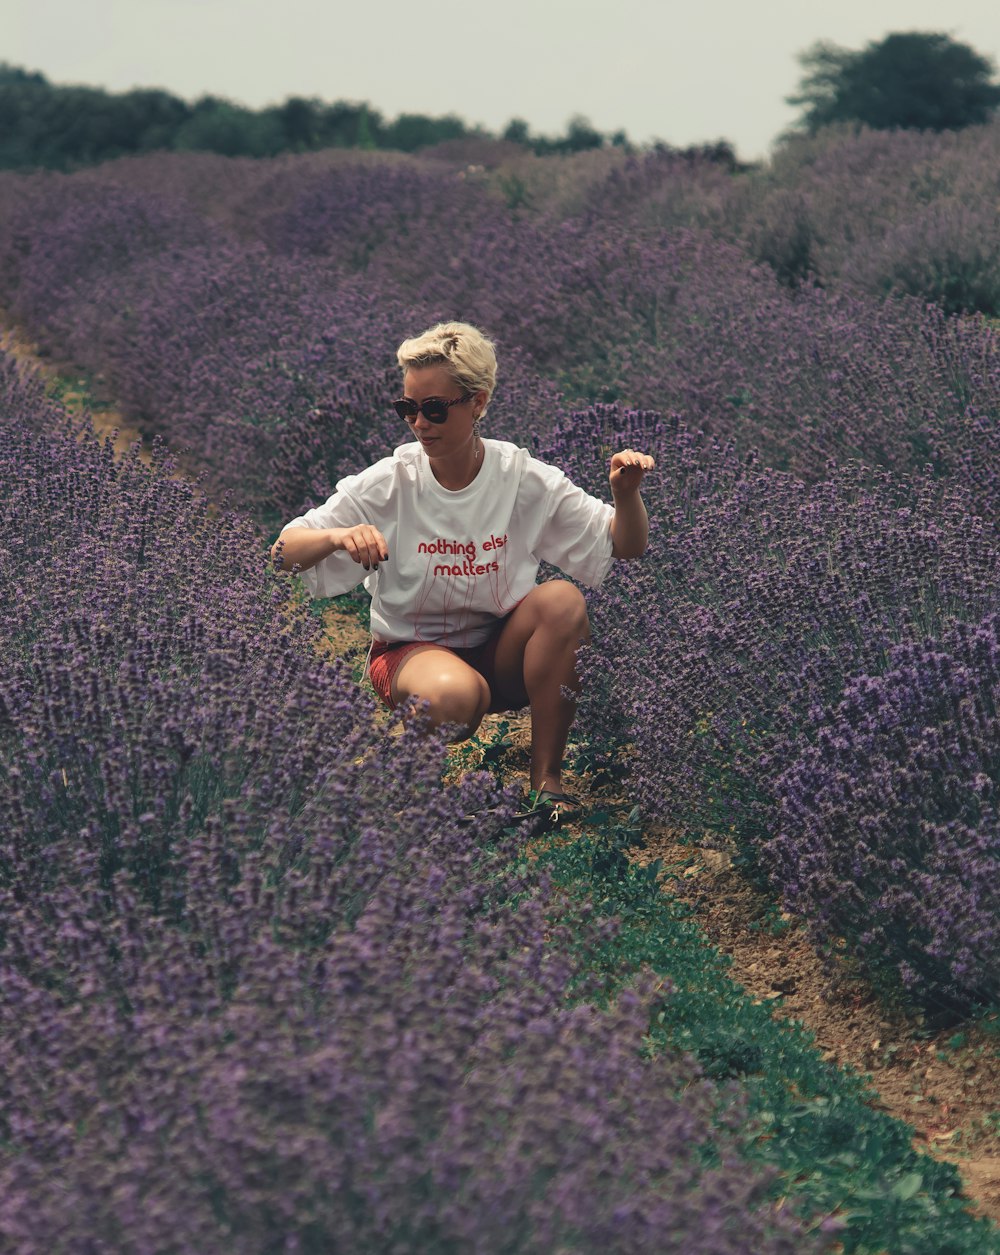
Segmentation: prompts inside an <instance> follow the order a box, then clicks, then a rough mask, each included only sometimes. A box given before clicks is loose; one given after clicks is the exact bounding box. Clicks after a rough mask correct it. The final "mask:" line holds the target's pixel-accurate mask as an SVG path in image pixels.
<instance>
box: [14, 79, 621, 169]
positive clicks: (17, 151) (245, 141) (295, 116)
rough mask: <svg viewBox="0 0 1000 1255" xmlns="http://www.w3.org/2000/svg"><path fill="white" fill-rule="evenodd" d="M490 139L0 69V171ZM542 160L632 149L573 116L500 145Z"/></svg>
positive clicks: (297, 107)
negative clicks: (152, 155) (169, 156)
mask: <svg viewBox="0 0 1000 1255" xmlns="http://www.w3.org/2000/svg"><path fill="white" fill-rule="evenodd" d="M470 138H472V139H492V138H494V137H493V136H492V135H490V134H489V132H487V131H485V130H483V129H482V128H481V127H470V126H468V125H467V124H466V123H465V122H464V121H463V120H462V119H461V118H459V117H457V116H456V115H455V114H447V115H445V116H444V117H440V118H432V117H428V116H427V115H425V114H421V113H403V114H400V116H399V117H398V118H396V119H395V120H394V121H392V122H387V121H386V120H385V119H384V118H383V117H382V115H381V114H380V113H379V112H378V110H376V109H372V108H371V107H370V106H369V105H367V104H365V103H361V104H352V103H349V102H347V101H342V100H341V101H337V102H335V103H333V104H327V103H325V102H324V101H322V100H318V99H315V98H307V97H303V96H289V97H288V99H287V100H285V101H284V103H283V104H280V105H272V106H270V107H268V108H265V109H260V110H253V109H248V108H246V107H244V106H243V105H239V104H236V103H234V102H233V101H230V100H223V99H220V98H219V97H216V96H203V97H202V98H201V99H200V100H197V101H196V102H195V103H194V104H193V105H190V104H187V103H186V102H185V101H183V100H180V99H179V98H178V97H176V96H171V95H170V94H169V93H168V92H164V91H147V90H139V91H131V92H125V93H123V94H115V93H111V92H106V91H104V90H102V89H100V88H93V87H61V86H58V85H56V84H52V83H50V82H48V80H47V79H46V78H45V77H44V75H41V74H35V73H32V72H31V71H28V70H23V69H21V68H19V67H17V66H12V65H8V64H7V63H6V62H0V169H8V170H23V169H30V168H32V167H37V166H43V167H48V168H51V169H57V170H68V169H72V168H73V167H75V166H79V165H84V164H89V163H92V162H98V161H107V160H109V159H111V158H114V157H121V156H124V155H127V154H132V153H146V152H153V151H157V150H163V149H167V150H176V151H185V152H191V151H199V152H215V153H221V154H223V155H224V156H227V157H271V156H275V155H277V154H278V153H282V152H311V151H315V150H317V149H321V148H362V149H392V150H396V151H401V152H415V151H417V150H418V149H421V148H429V147H433V146H435V145H438V144H443V143H447V142H448V141H450V140H459V139H470ZM502 138H504V139H505V140H508V141H510V142H513V143H517V144H521V145H523V146H525V147H528V148H531V149H533V150H534V151H535V152H538V153H574V152H582V151H585V150H587V149H593V148H602V147H604V145H605V144H607V143H610V144H612V145H615V146H618V147H628V139H627V137H626V135H625V132H624V131H616V132H615V133H614V134H613V135H612V136H610V137H608V136H605V135H603V134H602V133H601V132H600V131H598V130H596V129H595V128H594V127H593V126H592V125H591V124H590V122H589V121H588V120H587V119H586V118H584V117H580V116H575V117H573V118H571V119H570V120H569V123H568V124H567V129H566V134H565V135H563V136H557V137H554V138H550V137H547V136H540V135H535V136H533V135H531V132H530V129H529V127H528V124H527V123H526V122H524V121H522V120H521V119H514V120H513V121H511V122H510V123H509V124H508V126H507V128H506V129H505V131H504V132H503V137H502Z"/></svg>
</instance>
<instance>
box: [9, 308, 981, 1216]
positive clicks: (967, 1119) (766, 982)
mask: <svg viewBox="0 0 1000 1255" xmlns="http://www.w3.org/2000/svg"><path fill="white" fill-rule="evenodd" d="M0 346H2V347H3V348H4V349H6V351H7V352H9V353H12V354H13V355H14V356H15V357H16V358H17V359H18V360H19V361H22V362H24V363H25V364H26V366H28V367H30V368H31V369H34V370H36V371H37V372H38V373H40V374H41V375H42V376H43V378H45V379H46V380H47V381H49V382H50V385H52V390H53V394H54V395H55V396H56V397H57V399H58V400H59V401H60V402H61V403H62V404H63V405H64V406H65V407H66V408H67V409H68V410H69V411H70V412H72V413H74V414H88V415H89V417H90V419H91V421H92V423H93V425H94V427H95V428H96V429H97V431H98V432H99V433H101V434H104V435H105V436H107V437H109V438H110V437H111V436H112V435H114V441H115V449H116V451H118V452H119V453H124V452H125V451H127V450H128V449H129V447H130V446H131V445H132V444H133V443H134V442H135V441H136V440H138V439H141V433H140V432H139V431H138V430H137V429H136V428H135V427H134V426H132V425H131V424H129V423H126V422H125V421H124V420H123V418H122V416H121V414H120V413H119V412H118V411H117V410H116V409H115V408H114V407H113V406H112V405H110V404H105V403H103V402H96V403H95V400H94V397H93V395H92V393H91V391H90V388H91V386H92V385H91V383H90V381H88V379H87V378H85V377H82V376H81V373H80V372H79V371H78V370H74V369H73V368H72V366H67V364H66V363H55V362H50V361H46V360H44V359H42V358H41V357H40V356H39V354H38V347H37V345H35V344H34V343H33V342H32V341H31V340H30V339H29V338H27V337H25V336H24V335H23V334H22V333H20V332H19V331H18V329H17V328H16V327H15V326H14V325H13V323H12V322H11V321H10V320H9V319H8V318H7V317H6V316H5V314H4V311H3V310H2V309H0ZM98 382H100V381H98ZM142 456H144V457H145V458H147V459H148V454H147V453H144V454H143V455H142ZM324 628H325V640H326V652H328V653H329V654H331V655H336V656H339V657H346V658H348V659H349V660H351V661H354V662H357V661H359V660H361V659H363V658H364V654H365V651H366V650H367V647H368V637H367V634H366V633H365V632H364V631H363V630H362V628H361V627H360V625H359V624H358V621H357V618H356V616H355V615H353V614H351V613H350V612H348V611H343V610H340V609H338V608H336V607H333V608H331V609H329V610H328V611H327V612H326V613H325V615H324ZM530 744H531V728H530V720H529V719H528V717H527V715H526V714H520V715H488V716H487V717H486V719H485V720H484V721H483V725H482V727H481V728H480V730H479V735H478V737H477V739H476V740H475V741H473V742H469V743H466V744H465V745H464V746H463V745H459V746H455V747H454V748H453V750H452V751H451V755H452V764H453V769H454V770H455V771H456V772H461V771H463V770H468V769H471V768H474V767H478V766H479V765H480V764H481V762H482V756H483V752H484V750H486V749H488V748H489V747H491V746H492V747H494V749H493V751H492V752H497V751H499V754H500V758H501V763H502V770H503V772H504V774H505V776H506V777H507V778H508V779H514V778H518V779H520V780H521V782H522V785H523V787H525V788H527V780H528V754H529V750H530ZM565 786H566V788H567V789H568V791H569V792H571V793H574V794H576V795H577V796H579V797H580V798H581V800H582V801H584V803H588V802H591V801H593V802H595V803H596V802H598V801H600V800H601V798H600V796H599V795H598V794H594V793H592V791H591V789H590V785H589V781H588V780H587V779H586V778H585V777H580V776H574V775H572V774H567V775H566V776H565ZM568 835H572V829H569V830H568ZM633 858H634V861H635V862H636V863H639V864H647V863H649V862H652V861H653V860H654V859H657V858H659V859H661V860H662V863H663V869H664V870H663V874H662V884H663V889H664V892H665V893H669V894H671V895H673V896H675V897H677V898H679V899H680V900H681V901H683V902H685V903H687V904H688V905H690V906H691V907H693V908H694V910H695V911H696V913H697V919H698V922H699V923H700V925H701V927H702V929H703V931H704V932H705V934H706V936H707V937H708V938H709V939H710V940H711V941H712V942H713V943H714V944H715V945H716V946H717V947H718V948H719V949H720V950H721V951H722V952H723V953H725V954H727V955H729V957H730V958H731V960H732V968H731V975H732V977H733V979H734V980H735V981H737V982H738V983H739V984H741V985H742V986H743V987H744V988H745V989H746V990H747V992H748V993H749V994H750V996H751V997H753V998H754V999H756V1000H757V1001H758V1002H769V1003H771V1004H772V1011H773V1014H774V1015H776V1016H780V1017H783V1018H788V1019H795V1020H798V1021H800V1022H801V1023H802V1024H803V1025H804V1026H805V1027H806V1028H807V1029H809V1030H810V1031H811V1032H812V1033H813V1035H814V1036H815V1038H816V1042H817V1044H818V1046H819V1048H820V1049H821V1050H822V1051H823V1052H824V1056H825V1057H826V1058H827V1059H829V1060H831V1061H832V1062H834V1063H836V1064H837V1065H838V1066H841V1067H851V1068H854V1069H855V1070H856V1071H858V1072H860V1073H862V1074H865V1075H867V1076H868V1077H870V1083H871V1087H872V1089H873V1090H874V1091H876V1093H877V1097H876V1098H874V1099H873V1102H874V1104H875V1105H877V1106H878V1107H879V1108H880V1109H881V1110H883V1111H886V1112H887V1113H888V1114H890V1115H892V1116H894V1117H895V1118H897V1119H899V1120H902V1121H904V1122H905V1123H908V1124H910V1125H911V1126H912V1128H913V1130H914V1145H915V1146H917V1147H918V1148H919V1149H921V1150H923V1151H926V1152H927V1153H929V1154H932V1155H934V1156H936V1157H937V1158H940V1159H947V1160H949V1161H951V1162H952V1163H954V1164H955V1165H956V1167H957V1168H958V1170H959V1172H960V1173H961V1176H962V1180H963V1183H964V1186H965V1192H966V1194H967V1195H968V1197H969V1198H970V1200H972V1202H973V1204H974V1208H975V1210H976V1211H977V1212H978V1213H979V1214H981V1215H985V1216H989V1217H990V1218H991V1219H993V1220H994V1221H998V1222H1000V1020H994V1021H993V1023H992V1030H993V1031H992V1032H991V1031H989V1029H990V1025H976V1024H953V1025H951V1026H950V1027H948V1028H947V1029H944V1030H941V1031H938V1032H936V1033H932V1032H930V1031H929V1030H928V1028H927V1026H926V1024H925V1023H924V1022H923V1021H922V1020H921V1018H920V1017H906V1016H903V1015H895V1016H890V1015H888V1014H887V1013H886V1012H885V1009H884V1008H883V1007H882V1006H881V1005H880V1004H879V1003H878V1001H877V1000H876V999H875V997H874V996H873V995H872V993H871V990H870V989H868V988H867V987H866V986H865V985H864V984H863V983H861V982H858V981H856V980H850V979H848V978H846V977H845V976H843V975H841V976H839V977H837V976H831V974H830V973H828V972H827V971H825V970H824V967H823V964H822V963H821V961H820V959H819V958H818V957H817V955H816V953H815V951H814V950H813V949H812V947H811V945H810V944H809V942H808V940H807V938H806V935H805V929H804V927H803V926H802V925H801V924H800V923H798V922H797V921H795V920H793V919H792V918H791V917H789V916H784V915H781V916H778V917H777V921H776V922H777V925H778V926H777V927H775V919H776V917H775V911H774V904H773V902H772V901H771V900H770V899H768V898H765V897H762V896H761V895H759V894H757V893H755V892H754V890H753V889H751V888H750V887H749V886H748V885H747V884H746V882H745V881H744V880H742V879H741V878H740V877H739V876H738V875H737V874H736V873H735V872H733V871H732V870H731V869H730V867H729V866H728V861H727V859H726V858H725V856H722V855H719V854H718V853H715V852H713V851H708V850H701V849H699V848H698V847H696V846H693V845H691V844H689V843H686V842H684V841H682V840H681V839H679V837H678V835H677V834H676V833H671V832H670V831H668V830H666V829H655V830H651V831H650V832H649V833H648V834H647V838H646V844H645V847H644V848H643V849H641V850H636V851H634V852H633ZM768 921H770V922H768Z"/></svg>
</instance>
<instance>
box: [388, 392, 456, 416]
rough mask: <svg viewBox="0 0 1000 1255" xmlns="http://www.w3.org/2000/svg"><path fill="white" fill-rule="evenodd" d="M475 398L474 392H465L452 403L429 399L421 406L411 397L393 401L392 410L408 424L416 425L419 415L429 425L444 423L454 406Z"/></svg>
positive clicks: (440, 399)
mask: <svg viewBox="0 0 1000 1255" xmlns="http://www.w3.org/2000/svg"><path fill="white" fill-rule="evenodd" d="M474 396H475V393H474V392H464V393H463V394H462V395H461V396H460V397H455V399H454V400H452V401H445V400H444V398H443V397H428V398H427V400H426V401H421V402H420V404H419V405H418V404H417V403H416V401H411V400H410V398H409V397H400V398H399V400H398V401H393V403H392V408H393V409H394V410H395V411H396V413H397V414H398V415H399V417H400V418H405V419H406V421H407V422H408V423H415V422H416V421H417V415H418V414H423V416H424V418H426V419H427V421H428V422H429V423H443V422H445V421H446V420H447V418H448V411H449V410H450V409H451V407H452V406H453V405H461V403H462V402H463V401H471V400H472V398H473V397H474Z"/></svg>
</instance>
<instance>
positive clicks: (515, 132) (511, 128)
mask: <svg viewBox="0 0 1000 1255" xmlns="http://www.w3.org/2000/svg"><path fill="white" fill-rule="evenodd" d="M500 138H501V139H505V140H506V141H507V142H508V143H509V144H524V145H525V146H527V145H528V144H530V143H531V128H530V127H529V126H528V124H527V122H525V120H524V118H511V120H510V121H509V122H508V123H507V125H506V126H505V127H504V129H503V133H502V134H501V136H500Z"/></svg>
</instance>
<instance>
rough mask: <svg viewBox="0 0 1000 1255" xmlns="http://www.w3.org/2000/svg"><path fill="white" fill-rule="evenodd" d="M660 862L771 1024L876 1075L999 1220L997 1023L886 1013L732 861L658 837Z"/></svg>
mask: <svg viewBox="0 0 1000 1255" xmlns="http://www.w3.org/2000/svg"><path fill="white" fill-rule="evenodd" d="M655 859H661V860H662V863H663V873H662V883H663V886H664V892H667V893H671V894H672V895H673V896H675V897H677V898H679V899H680V900H681V901H683V902H685V903H686V904H688V905H689V906H691V907H693V908H694V911H695V913H696V919H697V921H698V923H699V924H700V925H701V927H702V929H703V931H704V932H705V934H706V935H707V936H708V937H709V939H710V940H711V941H712V942H713V943H714V944H715V945H716V946H717V947H718V948H719V949H720V950H722V951H723V952H724V953H725V954H727V955H729V957H730V958H731V960H732V967H731V969H730V975H731V976H732V978H733V979H734V980H736V981H737V982H738V983H739V984H741V985H742V986H743V987H744V988H745V989H746V990H747V992H748V993H749V994H750V996H751V997H752V998H754V999H755V1000H756V1001H758V1002H769V1003H771V1004H772V1009H773V1014H774V1015H776V1016H779V1017H781V1018H784V1019H791V1020H798V1021H800V1022H801V1023H802V1024H803V1025H804V1026H805V1027H806V1028H807V1029H809V1031H810V1032H811V1033H812V1034H813V1035H814V1036H815V1039H816V1044H817V1045H818V1047H819V1048H820V1050H822V1051H823V1055H824V1058H826V1059H828V1060H830V1061H832V1062H834V1063H836V1064H837V1065H838V1066H840V1067H850V1068H853V1069H854V1070H855V1071H857V1072H859V1073H861V1074H863V1075H866V1076H868V1077H869V1078H870V1084H871V1088H872V1089H873V1090H875V1091H876V1092H877V1095H878V1097H877V1099H876V1100H874V1105H876V1106H877V1107H878V1108H879V1109H880V1110H882V1111H886V1112H888V1114H889V1115H891V1116H894V1117H895V1118H896V1119H898V1120H902V1121H904V1122H905V1123H907V1124H909V1125H911V1126H912V1128H913V1130H914V1146H915V1147H917V1148H918V1149H920V1150H923V1151H926V1152H927V1153H929V1154H931V1155H934V1156H935V1157H936V1158H938V1159H947V1160H949V1161H950V1162H951V1163H953V1164H955V1166H956V1167H957V1168H958V1170H959V1172H960V1174H961V1176H962V1180H963V1183H964V1186H965V1192H966V1194H967V1195H968V1197H969V1198H970V1199H972V1200H973V1201H974V1202H975V1205H976V1207H975V1210H976V1211H977V1213H978V1214H980V1215H985V1216H989V1217H990V1218H991V1219H993V1220H994V1221H1000V1018H995V1019H994V1020H993V1021H992V1022H991V1023H987V1024H968V1023H965V1024H962V1023H960V1024H951V1025H949V1027H947V1028H944V1029H938V1030H937V1031H932V1030H931V1029H929V1028H928V1026H927V1024H926V1022H925V1019H924V1017H923V1016H920V1015H909V1016H907V1015H903V1014H889V1013H887V1012H886V1010H885V1008H884V1007H883V1006H882V1005H881V1004H880V1003H879V1001H878V1000H877V999H876V998H875V996H874V995H873V994H872V991H871V989H870V988H869V987H868V986H867V985H866V984H865V983H864V982H862V981H859V980H856V979H850V978H849V977H848V976H846V975H845V974H843V973H840V974H837V973H830V972H828V971H827V970H825V968H824V965H823V963H822V961H821V959H820V958H819V956H818V955H817V954H816V952H815V950H814V949H813V947H812V946H811V945H810V943H809V940H808V938H807V936H806V930H805V927H804V925H803V924H802V923H801V922H800V921H798V920H796V919H794V918H793V917H791V916H789V915H785V914H781V913H779V912H776V911H775V907H774V903H773V901H772V900H771V899H770V898H767V897H764V896H762V895H761V894H759V893H757V892H755V891H754V890H753V889H752V888H751V887H750V886H749V885H748V884H747V883H746V881H745V880H744V879H743V878H742V877H741V876H739V875H738V874H737V873H736V872H734V871H733V870H732V869H731V868H730V867H729V865H728V859H727V857H726V856H725V855H723V854H719V853H717V852H715V851H712V850H702V849H699V848H698V847H696V846H693V845H691V844H689V843H686V842H683V841H682V840H680V839H679V836H678V834H676V833H671V832H669V831H667V830H665V829H658V830H654V831H653V832H651V833H650V834H648V836H647V840H646V846H645V848H644V849H643V850H641V851H637V852H636V854H635V861H636V862H637V863H640V864H647V863H651V862H653V861H654V860H655ZM991 1029H992V1031H990V1030H991Z"/></svg>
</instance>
